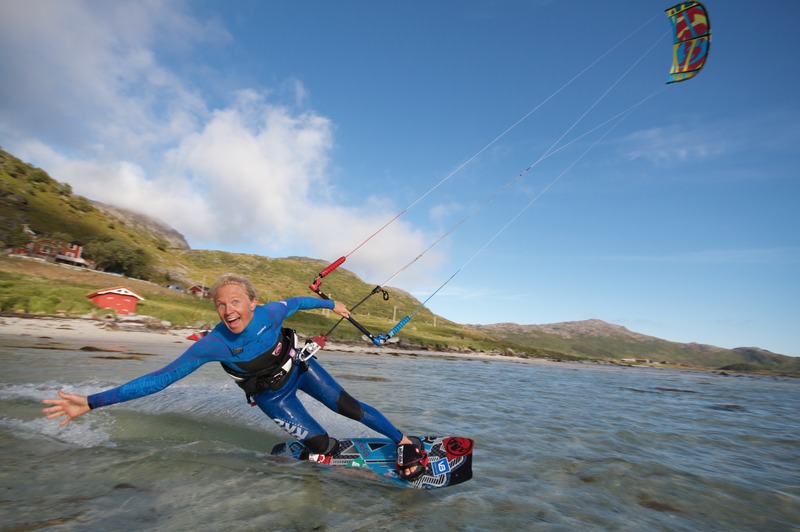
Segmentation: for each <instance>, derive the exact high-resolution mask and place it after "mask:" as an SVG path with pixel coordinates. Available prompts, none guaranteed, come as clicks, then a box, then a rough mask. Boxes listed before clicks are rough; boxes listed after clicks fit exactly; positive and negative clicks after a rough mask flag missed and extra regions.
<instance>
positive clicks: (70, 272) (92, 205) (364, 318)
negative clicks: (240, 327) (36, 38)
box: [0, 150, 800, 373]
mask: <svg viewBox="0 0 800 532" xmlns="http://www.w3.org/2000/svg"><path fill="white" fill-rule="evenodd" d="M26 226H27V227H28V228H30V229H32V230H34V231H35V232H36V233H37V234H40V235H46V236H47V237H50V238H55V239H60V240H62V241H65V242H72V241H77V242H80V243H81V244H83V245H84V246H85V248H84V257H85V258H88V259H93V260H97V261H99V262H98V263H99V264H100V263H104V262H103V261H105V263H104V264H107V265H108V267H107V268H106V269H107V270H108V269H109V268H110V270H111V271H117V272H121V273H123V274H126V275H125V276H124V277H120V276H109V275H108V273H101V272H95V271H85V270H83V271H77V270H75V269H73V268H66V267H63V266H57V265H53V264H46V263H42V262H38V261H32V260H26V259H19V258H8V257H2V258H0V312H5V313H32V314H53V315H55V314H59V315H65V316H81V315H85V314H88V313H91V312H93V311H95V310H96V308H95V307H93V305H92V304H91V302H89V300H88V299H86V298H85V295H86V294H88V293H90V292H93V291H95V290H98V289H101V288H108V287H109V286H118V285H121V284H124V285H125V286H127V287H129V288H130V289H131V290H134V291H135V292H137V293H139V294H140V295H142V296H144V297H145V298H146V300H145V301H144V302H142V303H141V304H140V307H139V313H140V314H144V315H147V316H153V317H155V318H159V319H162V320H167V321H169V322H170V323H172V324H173V325H175V326H198V327H199V326H202V325H204V324H212V323H215V322H216V321H217V317H216V314H215V312H214V311H213V309H212V308H211V305H210V304H209V302H208V301H207V300H200V299H198V298H196V297H194V296H190V295H187V294H185V293H183V292H180V291H176V290H173V289H169V288H167V286H168V285H172V286H174V285H178V286H181V287H183V288H187V287H189V286H192V285H199V286H209V285H211V284H212V283H213V281H214V279H215V278H216V277H217V276H218V275H220V274H222V273H227V272H237V273H241V274H244V275H247V276H248V277H250V278H251V279H252V280H253V283H254V284H255V286H256V288H257V289H258V291H259V294H260V297H261V300H262V301H269V300H275V299H282V298H285V297H291V296H296V295H312V294H311V291H310V290H309V288H308V285H309V284H310V283H311V282H312V281H313V280H314V278H315V277H316V276H317V274H318V273H319V271H320V270H322V269H323V268H325V267H326V266H327V265H328V263H327V262H325V261H322V260H317V259H311V258H304V257H288V258H269V257H262V256H258V255H249V254H235V253H228V252H224V251H213V250H192V249H188V245H187V244H186V243H185V240H184V239H183V237H182V236H181V235H180V234H179V233H177V232H176V231H175V230H174V229H171V228H168V227H165V226H164V225H163V224H161V223H159V222H156V221H154V220H152V219H149V218H147V217H145V216H142V215H139V214H136V213H131V212H127V211H124V210H122V209H118V208H116V207H113V206H108V205H105V206H104V205H102V204H99V203H97V202H92V201H90V200H88V199H86V198H84V197H82V196H78V195H75V194H73V193H72V188H71V187H70V185H68V184H65V183H59V182H58V181H56V180H55V179H53V178H51V177H50V176H49V175H48V174H47V173H46V172H45V171H44V170H42V169H39V168H36V167H33V166H32V165H30V164H28V163H25V162H23V161H21V160H19V159H18V158H16V157H14V156H13V155H11V154H9V153H7V152H5V151H3V150H0V243H2V245H3V248H5V249H9V248H14V247H19V246H22V245H24V244H26V243H27V242H28V241H30V239H31V238H32V237H31V236H30V235H29V234H28V233H26V232H25V230H24V228H25V227H26ZM373 288H374V285H370V284H367V283H365V282H364V281H363V280H361V279H359V278H358V276H356V275H355V274H354V273H352V272H350V271H348V270H347V269H345V268H344V267H340V268H338V269H337V270H335V271H334V272H333V273H332V274H330V275H329V276H328V277H326V278H325V281H324V290H325V291H326V292H327V293H329V294H330V295H331V296H332V297H334V298H335V299H338V300H341V301H343V302H345V303H346V304H347V305H348V306H350V307H353V306H354V305H355V304H356V303H358V302H359V301H361V300H362V298H364V297H365V296H366V295H367V294H369V293H370V292H371V291H372V289H373ZM384 288H385V289H386V290H387V292H388V293H389V299H388V301H385V300H384V298H383V297H381V295H380V294H379V295H375V296H373V297H371V298H369V299H368V300H367V301H366V302H364V303H363V305H360V306H359V307H358V308H357V309H356V311H355V314H354V317H356V319H358V321H359V322H361V323H362V324H364V325H365V326H366V327H367V328H368V329H369V330H370V331H373V333H374V334H381V333H385V332H387V331H388V330H390V329H391V328H392V327H394V325H395V324H396V323H397V322H398V321H399V320H400V319H401V318H402V317H403V316H405V315H407V314H409V313H411V312H414V311H415V310H417V308H418V307H419V305H420V303H419V301H418V300H417V299H415V298H414V297H413V296H411V295H410V294H408V293H406V292H404V291H403V290H401V289H399V288H393V287H384ZM335 323H337V320H336V318H335V316H333V315H332V314H331V313H325V312H322V311H314V312H303V313H298V314H296V315H295V316H293V317H292V318H291V321H290V322H289V323H288V324H289V325H290V326H293V327H295V328H297V329H298V330H299V332H301V334H304V335H308V336H310V335H314V334H320V333H324V332H327V331H328V329H330V328H331V327H332V326H333V325H334V324H335ZM332 338H334V339H336V340H338V341H363V340H362V338H361V334H360V333H359V332H358V331H357V330H356V329H355V328H354V327H352V326H351V325H350V324H347V323H344V324H342V325H341V326H339V327H338V328H337V329H336V330H335V332H334V334H333V335H332ZM397 338H398V339H399V340H400V344H401V345H405V346H409V347H415V348H420V347H422V348H430V349H437V350H452V351H472V352H487V351H491V352H501V353H506V354H514V355H517V356H531V357H547V358H551V359H561V360H597V361H610V362H615V363H619V362H620V361H621V359H625V358H634V359H647V360H651V361H652V362H653V363H654V364H661V363H665V362H666V363H669V364H670V365H678V366H680V365H686V366H691V367H702V368H722V367H726V366H731V365H736V366H737V368H738V369H739V370H741V369H757V370H763V369H769V370H773V371H782V372H787V373H800V359H795V358H792V357H786V356H783V355H778V354H774V353H769V352H767V351H763V350H760V349H757V348H740V349H733V350H731V349H722V348H717V347H713V346H705V345H699V344H679V343H675V342H668V341H665V340H660V339H658V338H653V337H648V336H644V335H640V334H637V333H632V332H630V331H627V329H624V328H622V327H617V326H614V325H611V324H607V323H604V322H600V321H598V320H589V322H576V323H572V324H570V323H567V324H552V325H514V324H497V325H487V326H468V325H460V324H457V323H454V322H452V321H449V320H447V319H445V318H443V317H441V316H434V315H433V313H431V312H430V311H429V310H428V309H427V308H423V309H421V310H420V311H419V312H418V313H417V314H416V315H415V316H414V319H413V320H411V322H409V324H408V325H406V327H404V328H403V329H402V330H401V331H400V334H398V337H397Z"/></svg>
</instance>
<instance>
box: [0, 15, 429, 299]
mask: <svg viewBox="0 0 800 532" xmlns="http://www.w3.org/2000/svg"><path fill="white" fill-rule="evenodd" d="M182 6H183V4H181V3H174V2H159V1H149V2H137V3H105V2H91V1H73V2H60V1H44V0H34V1H31V2H15V3H14V5H13V7H8V6H6V8H5V9H4V10H3V12H4V16H3V17H0V48H2V49H4V50H11V51H12V53H4V54H0V74H2V77H3V78H4V79H6V80H8V79H13V80H15V83H13V84H9V83H2V84H0V87H2V88H0V117H2V118H0V135H1V136H0V144H3V145H4V147H5V148H6V149H8V150H9V151H11V152H12V153H14V154H15V155H17V156H19V157H22V158H23V159H25V160H28V161H31V162H33V163H34V164H37V165H38V166H41V167H42V168H44V169H45V170H47V171H48V172H49V173H50V174H51V175H52V176H53V177H54V178H55V179H57V180H59V181H62V182H67V183H69V184H70V185H72V187H73V190H74V191H75V192H76V193H77V194H81V195H84V196H86V197H88V198H91V199H95V200H99V201H103V202H106V203H111V204H114V205H117V206H120V207H125V208H128V209H132V210H136V211H139V212H143V213H145V214H149V215H151V216H155V217H157V218H159V219H161V220H163V221H165V222H166V223H168V224H170V225H172V226H173V227H174V228H175V229H177V230H178V231H180V232H181V233H183V234H184V235H185V236H186V237H187V239H188V240H189V242H190V243H191V244H192V245H193V246H195V247H198V245H199V246H201V247H214V248H216V249H228V250H232V251H248V252H253V253H261V254H264V255H270V256H283V255H292V254H306V255H310V256H313V257H317V258H322V259H330V260H331V261H332V260H334V259H336V258H337V257H338V256H340V255H342V254H343V253H348V252H350V251H352V250H353V249H354V248H355V247H356V246H358V245H359V244H360V243H361V242H362V241H363V240H364V239H365V238H367V237H368V236H369V235H370V234H371V233H372V232H374V231H376V230H377V229H378V228H380V227H381V226H383V224H385V223H386V221H388V220H389V219H391V217H392V216H393V215H394V214H395V212H389V211H388V210H387V206H386V202H385V200H383V201H381V202H380V204H379V207H377V208H376V207H375V205H374V203H373V202H371V201H367V202H366V203H364V204H363V206H362V205H360V206H349V205H339V204H336V203H335V200H336V183H334V182H331V181H330V180H329V176H328V171H329V166H330V159H331V157H332V149H333V145H334V137H333V135H334V129H335V128H334V125H333V124H332V123H331V121H330V120H329V119H328V118H326V117H324V116H321V115H320V114H318V113H315V112H313V111H309V110H307V109H305V108H304V105H305V103H306V101H307V99H308V94H307V90H306V88H305V87H304V85H303V83H302V81H301V80H297V79H291V80H287V81H285V82H284V83H283V84H282V86H280V87H278V89H279V90H280V91H286V90H287V89H289V90H290V91H291V92H292V94H293V95H294V96H295V98H294V104H295V105H296V106H297V107H292V108H289V107H286V106H281V105H276V104H274V103H271V102H270V101H268V99H267V97H266V96H265V94H267V93H268V88H264V87H259V88H256V89H254V88H248V87H243V88H241V89H240V90H239V91H238V92H237V93H236V94H233V95H230V99H231V101H230V102H229V103H227V104H225V105H223V106H222V107H220V108H217V109H212V108H211V107H212V106H211V105H209V103H208V101H207V98H208V96H206V95H204V94H203V93H202V92H201V90H200V89H199V88H198V87H196V86H194V85H193V84H192V83H191V82H190V81H189V80H186V79H184V78H182V77H181V76H180V74H179V73H178V72H176V71H174V70H172V69H171V68H170V67H169V65H168V64H167V63H165V62H164V60H162V59H161V56H160V55H159V53H158V52H159V48H158V46H157V45H158V44H163V43H167V44H168V45H170V52H171V53H176V50H178V52H179V53H180V52H181V51H183V52H188V51H191V48H192V46H195V45H197V44H198V43H201V42H202V41H203V40H204V39H209V38H211V39H217V40H224V39H226V38H228V35H227V33H226V32H225V30H224V29H222V28H218V27H216V26H215V25H214V23H204V22H201V21H198V20H196V19H194V18H193V17H191V16H189V15H188V14H187V13H185V12H184V11H183V10H182ZM7 15H8V16H7ZM209 35H210V36H211V37H209ZM178 43H180V44H178ZM428 242H429V237H427V236H426V235H425V234H424V233H423V232H422V231H421V230H419V229H417V228H415V227H413V226H412V225H411V224H409V223H407V222H405V221H404V220H398V221H396V222H394V223H393V224H391V226H389V227H388V228H387V229H386V230H385V231H383V232H382V233H381V235H380V236H379V237H376V238H375V239H374V240H373V241H370V242H369V243H368V244H366V245H364V246H363V248H360V249H359V250H358V253H357V254H353V257H352V258H350V259H349V260H348V263H347V266H346V267H347V268H348V269H351V270H354V271H356V272H357V273H358V274H359V275H362V276H363V277H364V278H365V279H367V280H369V281H370V282H371V281H373V280H376V279H373V277H377V280H376V282H382V281H384V280H385V279H386V278H387V277H388V276H390V275H391V274H393V273H395V270H396V268H399V267H400V266H401V265H403V264H405V263H406V262H407V261H408V260H411V259H412V258H413V257H415V256H416V255H417V254H418V253H419V252H420V251H421V250H423V249H424V248H425V247H426V246H427V243H428ZM442 258H443V257H442V255H441V253H438V252H435V251H434V252H432V253H430V254H429V256H426V257H425V259H424V263H425V268H422V269H421V273H419V274H418V275H422V276H425V275H432V273H431V272H432V271H433V270H435V269H436V268H438V267H439V265H440V263H441V260H442ZM413 281H414V280H413V279H404V282H406V283H413ZM406 286H408V284H406Z"/></svg>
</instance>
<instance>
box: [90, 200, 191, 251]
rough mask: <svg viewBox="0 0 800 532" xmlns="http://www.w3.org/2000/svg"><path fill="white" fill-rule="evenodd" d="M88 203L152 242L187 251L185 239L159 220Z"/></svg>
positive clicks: (187, 245)
mask: <svg viewBox="0 0 800 532" xmlns="http://www.w3.org/2000/svg"><path fill="white" fill-rule="evenodd" d="M89 203H91V204H92V205H93V206H94V207H95V208H97V210H99V211H101V212H104V213H105V214H107V215H109V216H111V217H114V218H117V219H118V220H121V221H122V222H123V223H124V224H125V225H127V226H129V227H136V228H139V229H140V230H141V232H143V233H145V234H148V233H149V234H150V235H151V238H152V239H153V240H158V239H161V240H163V241H164V242H166V243H167V245H168V247H171V248H175V249H189V243H188V242H187V241H186V238H184V236H183V235H182V234H180V233H179V232H178V231H176V230H175V229H173V228H172V227H170V226H169V225H167V224H166V223H164V222H162V221H161V220H156V219H155V218H152V217H150V216H147V215H146V214H141V213H137V212H133V211H129V210H128V209H123V208H122V207H115V206H114V205H108V204H107V203H101V202H99V201H95V200H89Z"/></svg>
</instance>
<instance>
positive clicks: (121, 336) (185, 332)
mask: <svg viewBox="0 0 800 532" xmlns="http://www.w3.org/2000/svg"><path fill="white" fill-rule="evenodd" d="M195 332H197V331H196V330H195V329H191V328H171V327H161V326H159V324H158V323H154V322H153V320H152V319H150V318H147V317H135V316H134V317H129V318H123V319H121V320H118V321H116V322H107V321H102V320H97V319H91V318H62V317H53V316H41V317H38V316H37V317H32V316H22V317H18V316H9V315H4V316H0V340H2V343H3V344H4V345H6V346H13V345H16V344H19V345H20V346H26V347H31V344H34V345H36V344H38V345H41V346H42V347H47V348H52V347H53V345H52V344H53V343H57V344H58V345H59V346H60V347H63V348H65V349H85V350H97V351H108V352H114V353H119V354H120V355H122V354H129V355H131V354H137V353H138V354H141V353H143V351H146V352H147V353H150V354H164V355H169V354H174V355H175V356H177V355H179V354H180V353H182V352H183V351H184V350H185V349H186V348H188V347H189V346H190V345H191V344H192V343H193V342H194V340H190V339H188V337H189V336H191V335H192V334H193V333H195ZM325 351H326V352H340V353H352V354H361V355H375V354H383V355H392V356H400V357H402V356H408V357H439V358H445V359H451V360H486V361H498V362H506V363H523V364H565V363H564V362H556V361H552V360H546V359H538V358H537V359H528V358H522V357H513V356H505V355H502V354H500V353H458V352H447V351H433V350H413V349H401V348H397V347H392V346H383V347H377V346H373V345H371V344H368V343H367V342H365V343H364V344H363V345H355V344H351V343H337V342H336V341H335V340H334V341H328V343H327V345H326V346H325ZM567 364H576V365H581V364H580V363H576V362H568V363H567Z"/></svg>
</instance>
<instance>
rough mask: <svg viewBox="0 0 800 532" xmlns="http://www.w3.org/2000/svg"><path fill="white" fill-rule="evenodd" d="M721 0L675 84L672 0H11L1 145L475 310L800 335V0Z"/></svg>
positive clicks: (710, 332) (74, 179)
mask: <svg viewBox="0 0 800 532" xmlns="http://www.w3.org/2000/svg"><path fill="white" fill-rule="evenodd" d="M705 4H706V6H707V7H708V9H709V13H710V18H711V24H712V28H713V30H712V31H713V42H712V46H711V52H710V57H709V61H708V64H707V66H706V67H705V69H704V70H703V71H702V72H701V73H700V74H699V75H698V76H697V77H696V78H695V79H693V80H690V81H687V82H685V83H679V84H674V85H666V84H665V81H666V76H667V72H668V70H669V66H670V62H671V43H670V40H669V36H668V35H667V33H668V30H669V24H668V21H667V18H666V16H665V14H664V10H665V9H666V8H668V7H670V5H671V3H669V2H665V3H660V2H655V1H650V0H647V1H636V2H625V3H620V2H616V3H608V2H594V1H590V0H559V1H536V0H529V1H522V0H516V1H515V0H508V1H494V2H488V1H470V0H458V1H456V0H452V1H439V2H422V1H407V2H372V1H370V2H368V1H346V2H324V1H309V2H302V3H301V2H276V1H248V0H239V1H236V2H226V3H222V2H216V1H186V2H180V1H169V2H167V1H142V2H135V3H132V2H100V1H78V0H73V1H69V2H63V1H56V0H52V1H42V0H32V1H29V2H20V1H10V0H0V9H2V12H3V17H0V49H2V50H3V53H2V54H0V80H1V81H0V146H2V147H3V148H4V149H6V150H8V151H10V152H12V153H13V154H15V155H17V156H19V157H21V158H23V159H24V160H27V161H29V162H31V163H33V164H35V165H37V166H40V167H42V168H44V169H45V170H47V171H48V172H49V173H50V174H51V175H52V176H53V177H54V178H55V179H57V180H59V181H62V182H67V183H69V184H70V185H72V187H73V190H74V191H75V192H76V193H78V194H81V195H84V196H86V197H89V198H91V199H96V200H100V201H104V202H108V203H112V204H115V205H119V206H122V207H127V208H130V209H134V210H138V211H141V212H144V213H147V214H150V215H153V216H156V217H158V218H160V219H162V220H164V221H165V222H167V223H169V224H170V225H172V226H173V227H175V228H176V229H177V230H179V231H180V232H181V233H183V234H184V235H185V236H186V238H187V239H188V241H189V243H190V245H191V246H192V247H193V248H196V249H222V250H227V251H233V252H246V253H256V254H260V255H266V256H271V257H285V256H293V255H301V256H309V257H314V258H319V259H322V260H326V261H333V260H335V259H336V258H338V257H340V256H342V255H348V259H347V262H346V263H345V267H346V268H348V269H350V270H352V271H354V272H355V273H356V274H358V275H359V276H360V277H361V278H362V279H364V280H365V281H367V282H369V283H376V284H377V283H383V282H385V281H387V280H389V279H391V282H390V283H389V284H390V285H391V286H396V287H399V288H402V289H404V290H407V291H409V292H411V293H413V294H414V295H415V296H417V297H418V298H419V299H420V300H425V299H426V298H428V296H429V295H431V294H432V293H434V291H436V290H437V289H438V288H439V287H440V286H441V285H442V283H444V282H445V281H447V279H448V278H450V276H451V275H453V273H454V272H458V274H457V275H456V276H455V277H453V279H452V280H451V281H450V282H449V283H447V284H446V285H445V286H444V288H442V289H441V291H439V292H438V293H436V295H435V297H433V298H431V299H430V301H429V303H428V306H429V307H430V308H431V309H432V310H433V311H434V312H436V313H438V314H440V315H442V316H444V317H446V318H448V319H451V320H454V321H456V322H459V323H498V322H516V323H525V324H528V323H534V324H538V323H554V322H562V321H576V320H584V319H590V318H597V319H602V320H605V321H608V322H611V323H615V324H619V325H623V326H625V327H627V328H629V329H631V330H633V331H636V332H640V333H643V334H649V335H652V336H656V337H659V338H664V339H667V340H672V341H678V342H698V343H706V344H712V345H718V346H721V347H739V346H757V347H761V348H764V349H768V350H771V351H773V352H777V353H781V354H788V355H794V356H800V304H799V303H798V301H800V281H799V280H798V273H800V271H799V270H800V231H799V230H798V229H800V223H798V222H800V214H798V212H800V210H799V209H798V208H797V205H798V197H799V195H798V192H800V171H799V170H800V164H799V163H800V98H798V95H797V94H798V93H797V85H798V81H799V80H798V71H799V70H800V64H798V62H797V61H796V60H795V59H794V58H793V55H794V54H795V53H796V52H797V50H799V49H800V36H799V35H798V33H797V32H796V31H795V28H794V27H793V23H794V21H796V20H797V19H798V17H800V3H796V2H784V1H777V0H764V1H762V2H759V3H757V4H754V3H753V2H745V1H739V0H725V1H721V0H708V1H707V2H705ZM754 6H756V7H757V8H756V7H754ZM626 111H631V112H630V113H627V114H625V115H624V120H621V121H620V120H616V119H615V117H618V116H619V115H620V113H625V112H626ZM548 153H549V155H547V154H548ZM545 155H547V156H546V157H544V158H543V156H545ZM540 159H541V160H540ZM465 163H467V164H465ZM437 184H439V186H435V185H437ZM507 184H508V185H509V186H508V187H507V188H506V189H505V190H504V191H503V192H502V193H500V194H498V195H496V197H494V195H495V194H496V193H497V192H498V191H501V190H502V189H503V187H505V186H506V185H507ZM434 187H435V188H434ZM492 197H493V198H494V199H492V200H491V201H490V202H487V200H488V199H489V198H492ZM409 207H410V208H409ZM479 208H480V209H479ZM478 209H479V210H478ZM404 211H405V212H404ZM401 212H404V214H403V215H402V216H401V217H400V218H399V219H397V221H395V222H394V223H392V224H391V225H389V226H388V227H387V229H385V230H384V231H382V232H380V233H379V234H378V235H377V236H375V237H374V238H372V239H371V240H369V242H367V243H366V244H365V245H363V246H361V247H359V244H361V243H362V242H363V241H364V240H365V239H366V238H367V237H369V236H370V235H371V234H372V233H373V232H375V231H377V230H378V229H380V228H381V227H382V226H383V225H384V224H385V223H386V222H388V221H389V220H391V219H392V218H393V217H394V216H395V215H397V214H398V213H401ZM470 213H474V214H470ZM465 217H467V218H466V221H464V222H463V223H462V224H461V225H459V226H458V229H457V230H456V231H454V232H452V233H451V234H449V235H448V236H447V238H444V239H442V240H441V242H439V243H438V244H437V245H436V246H434V247H433V248H431V249H430V251H428V252H426V253H425V254H424V255H423V256H422V257H421V258H420V259H419V260H417V261H416V262H414V263H413V264H412V265H411V266H410V267H408V268H406V269H405V270H404V271H402V272H401V273H400V274H399V275H396V276H395V274H396V273H397V272H398V271H399V270H400V269H402V268H403V267H404V266H405V265H407V264H408V263H409V261H412V260H413V259H414V258H415V257H417V256H418V254H419V253H421V252H422V251H423V250H425V249H426V248H428V246H430V244H431V243H432V242H435V241H437V240H438V239H439V238H440V237H441V236H442V235H443V234H444V233H446V232H447V231H448V230H449V229H451V228H452V227H454V226H456V225H457V224H458V223H459V222H460V221H461V220H464V219H465ZM512 220H513V222H512ZM509 222H512V223H510V225H509ZM504 227H505V229H504ZM487 244H488V245H487ZM351 252H352V253H351ZM309 281H310V280H309ZM331 282H332V281H331Z"/></svg>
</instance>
